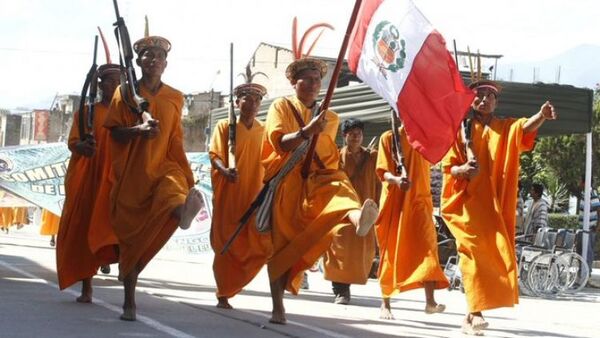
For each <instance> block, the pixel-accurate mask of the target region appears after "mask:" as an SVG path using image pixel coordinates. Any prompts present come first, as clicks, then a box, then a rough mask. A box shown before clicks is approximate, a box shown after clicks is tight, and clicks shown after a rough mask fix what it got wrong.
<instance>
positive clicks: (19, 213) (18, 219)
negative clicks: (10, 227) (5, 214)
mask: <svg viewBox="0 0 600 338" xmlns="http://www.w3.org/2000/svg"><path fill="white" fill-rule="evenodd" d="M13 213H14V214H13V219H12V222H13V224H29V217H28V215H27V208H26V207H17V208H14V209H13Z"/></svg>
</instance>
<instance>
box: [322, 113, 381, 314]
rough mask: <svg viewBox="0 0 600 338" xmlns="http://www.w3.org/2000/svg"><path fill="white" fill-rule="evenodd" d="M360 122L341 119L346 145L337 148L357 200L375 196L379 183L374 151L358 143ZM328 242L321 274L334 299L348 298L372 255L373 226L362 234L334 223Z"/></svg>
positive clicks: (343, 301)
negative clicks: (330, 238)
mask: <svg viewBox="0 0 600 338" xmlns="http://www.w3.org/2000/svg"><path fill="white" fill-rule="evenodd" d="M363 130H364V124H363V122H362V121H360V120H358V119H354V118H351V119H349V120H346V121H344V123H342V135H343V137H344V141H345V142H346V146H345V147H343V148H342V149H340V169H341V170H343V171H344V172H345V173H346V174H347V175H348V177H349V178H350V182H352V186H353V187H354V189H355V190H356V193H357V194H358V197H359V198H360V201H361V202H363V201H365V200H366V199H372V200H374V201H378V200H379V193H380V190H381V184H380V182H379V179H378V178H377V175H376V174H375V164H376V162H377V151H371V150H370V149H367V148H365V147H363V146H362V142H363V138H364V137H363ZM336 230H337V231H336V232H335V234H334V235H333V241H332V243H331V246H330V247H329V249H328V250H327V252H325V255H323V267H324V271H323V272H324V274H323V277H324V278H325V279H326V280H329V281H331V286H332V289H333V293H334V294H335V299H334V303H336V304H348V303H349V302H350V298H351V297H350V284H365V283H367V279H368V278H369V272H371V267H372V265H373V258H374V257H375V248H376V246H377V243H376V239H375V230H373V229H371V230H369V232H368V233H367V235H366V236H364V237H359V236H357V235H356V230H355V229H354V227H352V226H343V227H337V228H336Z"/></svg>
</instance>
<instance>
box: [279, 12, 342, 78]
mask: <svg viewBox="0 0 600 338" xmlns="http://www.w3.org/2000/svg"><path fill="white" fill-rule="evenodd" d="M319 28H321V31H320V32H319V35H317V37H316V38H315V40H314V41H313V43H312V44H311V45H310V47H309V48H308V50H307V51H306V53H304V46H305V43H307V38H308V36H309V35H310V34H311V33H313V32H314V31H316V30H317V29H319ZM326 28H329V29H331V30H333V29H334V28H333V26H332V25H330V24H328V23H324V22H322V23H317V24H314V25H312V26H311V27H310V28H308V29H307V30H306V32H304V34H303V35H302V38H301V39H300V43H298V34H297V33H298V32H297V31H298V19H297V18H296V17H294V20H293V21H292V54H293V55H294V62H292V63H290V64H289V65H288V67H287V68H286V70H285V76H286V77H287V78H288V80H290V81H291V80H293V79H295V78H296V76H297V75H298V73H300V72H301V71H303V70H306V69H316V70H318V71H319V72H320V73H321V77H323V76H325V74H327V64H326V63H325V62H323V61H322V60H319V59H316V58H312V57H309V55H310V53H311V52H312V50H313V49H314V47H315V45H316V43H317V41H319V38H320V37H321V35H322V34H323V32H324V31H325V29H326Z"/></svg>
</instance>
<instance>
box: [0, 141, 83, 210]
mask: <svg viewBox="0 0 600 338" xmlns="http://www.w3.org/2000/svg"><path fill="white" fill-rule="evenodd" d="M70 156H71V152H70V151H69V149H68V148H67V145H66V144H64V143H49V144H40V145H31V146H15V147H5V148H2V149H0V187H2V188H3V189H4V190H7V191H9V192H10V193H12V194H13V195H16V196H18V197H21V198H23V199H25V200H27V201H29V202H31V203H33V204H35V205H37V206H39V207H41V208H44V209H48V210H49V211H50V212H52V213H53V214H56V215H60V214H61V211H62V206H63V203H64V200H65V188H64V184H63V182H64V178H65V174H66V173H67V167H68V165H69V157H70Z"/></svg>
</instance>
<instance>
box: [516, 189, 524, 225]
mask: <svg viewBox="0 0 600 338" xmlns="http://www.w3.org/2000/svg"><path fill="white" fill-rule="evenodd" d="M521 189H523V186H522V184H521V180H519V183H518V190H517V223H516V227H517V231H516V233H517V234H523V233H524V232H525V229H524V225H525V215H524V214H525V209H524V208H525V201H524V200H523V193H522V191H521Z"/></svg>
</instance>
